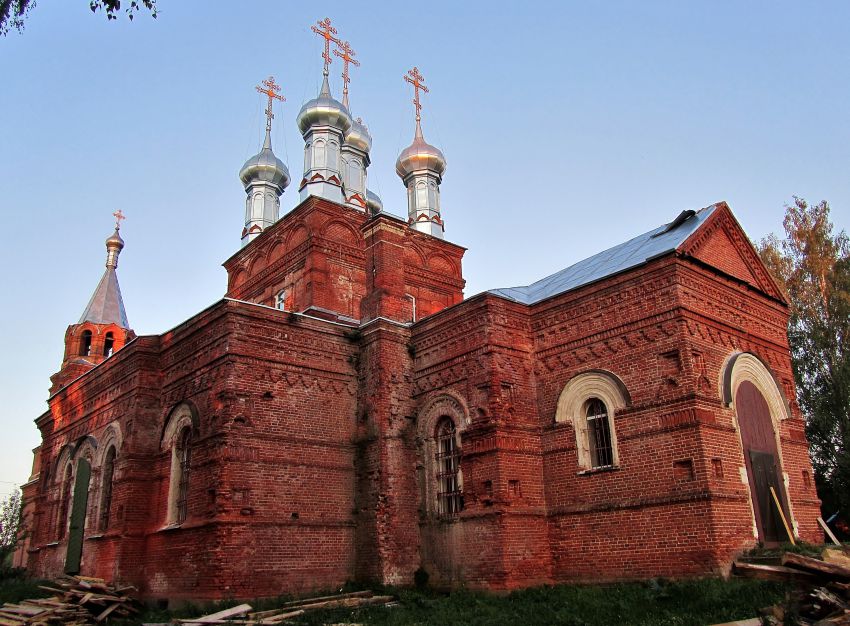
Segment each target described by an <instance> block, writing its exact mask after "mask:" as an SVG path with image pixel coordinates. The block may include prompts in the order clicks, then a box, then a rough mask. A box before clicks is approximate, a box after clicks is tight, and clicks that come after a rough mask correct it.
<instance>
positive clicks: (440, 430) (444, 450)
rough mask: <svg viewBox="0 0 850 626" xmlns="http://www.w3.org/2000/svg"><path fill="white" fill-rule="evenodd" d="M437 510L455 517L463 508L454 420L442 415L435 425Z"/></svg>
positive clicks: (444, 514) (447, 515)
mask: <svg viewBox="0 0 850 626" xmlns="http://www.w3.org/2000/svg"><path fill="white" fill-rule="evenodd" d="M435 440H436V441H435V442H436V448H437V454H436V461H437V512H438V513H439V515H441V516H443V517H455V516H456V515H458V514H459V513H460V512H461V511H462V510H463V492H462V491H461V482H460V446H459V445H458V441H457V430H456V429H455V424H454V422H453V421H452V420H451V419H450V418H448V417H444V418H443V419H442V420H440V423H439V424H438V425H437V431H436V435H435Z"/></svg>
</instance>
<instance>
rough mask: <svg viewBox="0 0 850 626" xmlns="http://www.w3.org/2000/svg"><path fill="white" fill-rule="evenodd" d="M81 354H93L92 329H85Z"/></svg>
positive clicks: (81, 342) (81, 339)
mask: <svg viewBox="0 0 850 626" xmlns="http://www.w3.org/2000/svg"><path fill="white" fill-rule="evenodd" d="M80 354H81V355H82V356H89V355H90V354H91V331H90V330H84V331H83V335H82V337H80Z"/></svg>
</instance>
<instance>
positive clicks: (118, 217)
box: [112, 209, 127, 230]
mask: <svg viewBox="0 0 850 626" xmlns="http://www.w3.org/2000/svg"><path fill="white" fill-rule="evenodd" d="M112 217H114V218H115V230H119V229H120V228H121V220H126V219H127V218H126V217H124V214H123V213H122V212H121V209H118V210H117V211H115V213H113V214H112Z"/></svg>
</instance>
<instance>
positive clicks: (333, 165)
mask: <svg viewBox="0 0 850 626" xmlns="http://www.w3.org/2000/svg"><path fill="white" fill-rule="evenodd" d="M327 167H328V169H330V170H334V171H336V172H338V171H339V144H338V143H337V142H335V141H329V142H328V164H327Z"/></svg>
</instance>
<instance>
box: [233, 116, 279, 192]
mask: <svg viewBox="0 0 850 626" xmlns="http://www.w3.org/2000/svg"><path fill="white" fill-rule="evenodd" d="M239 178H240V179H241V180H242V184H243V185H245V186H246V187H247V186H248V185H250V184H251V183H253V182H257V181H261V182H266V183H271V184H273V185H277V186H278V187H280V189H281V191H282V190H283V189H285V188H286V186H287V185H289V181H290V177H289V170H288V169H287V167H286V165H284V163H283V161H281V160H280V159H278V158H277V157H276V156H275V153H274V152H272V141H271V133H270V132H269V131H268V130H267V131H266V140H265V142H264V143H263V149H262V150H260V152H259V154H256V155H254V156H252V157H251V158H250V159H248V160H247V161H245V165H243V166H242V169H241V170H239Z"/></svg>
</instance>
